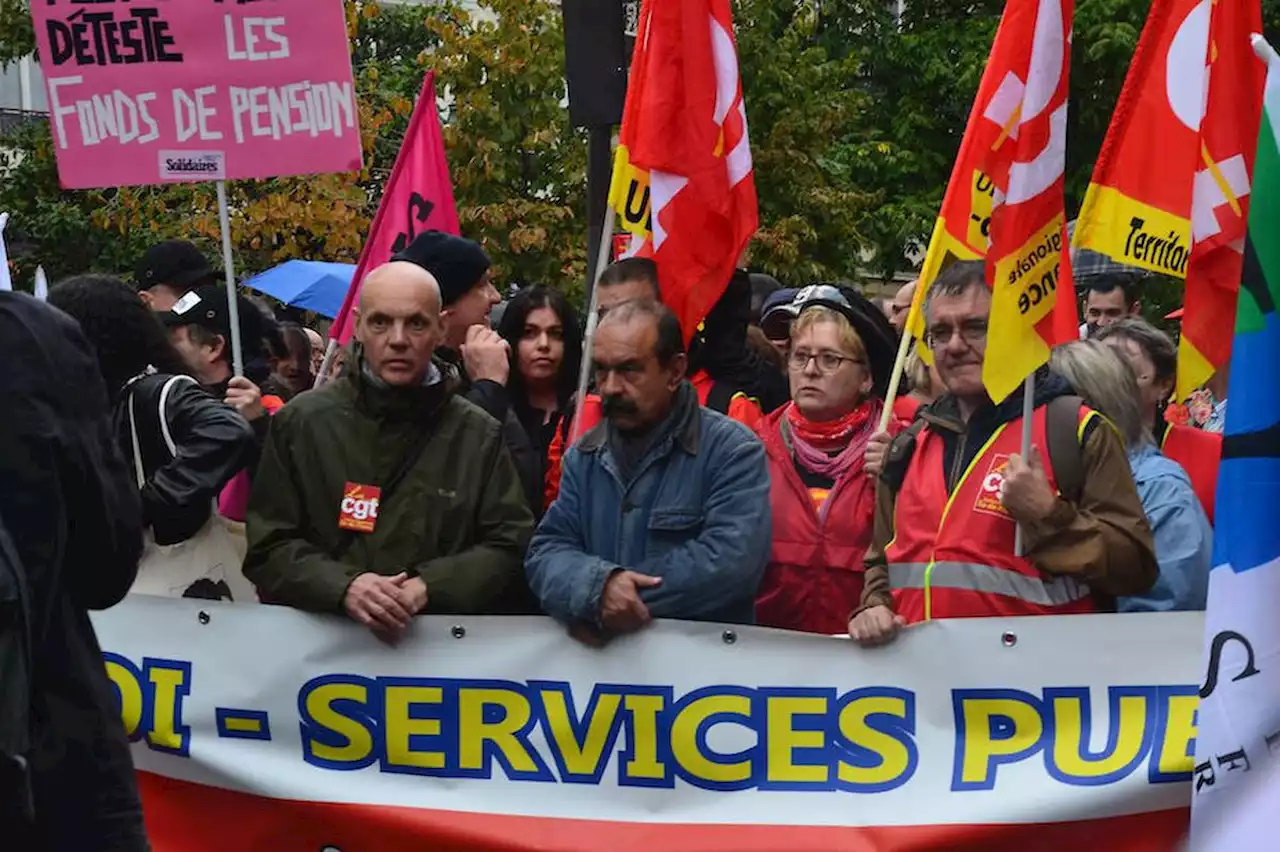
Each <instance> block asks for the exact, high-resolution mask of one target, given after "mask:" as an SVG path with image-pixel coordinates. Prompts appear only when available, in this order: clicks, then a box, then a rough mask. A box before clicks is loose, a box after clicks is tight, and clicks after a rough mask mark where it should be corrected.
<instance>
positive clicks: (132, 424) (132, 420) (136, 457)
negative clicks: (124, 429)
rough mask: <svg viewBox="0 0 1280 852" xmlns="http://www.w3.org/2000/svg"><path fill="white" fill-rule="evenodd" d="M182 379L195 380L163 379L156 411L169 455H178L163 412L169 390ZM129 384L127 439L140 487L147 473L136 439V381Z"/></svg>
mask: <svg viewBox="0 0 1280 852" xmlns="http://www.w3.org/2000/svg"><path fill="white" fill-rule="evenodd" d="M182 381H186V382H191V383H192V384H195V383H196V380H195V379H193V378H191V377H190V376H170V377H169V378H168V379H167V380H166V381H165V383H164V387H162V388H161V389H160V403H159V405H158V406H157V411H156V417H157V418H158V419H159V421H160V434H161V435H162V436H163V437H164V445H165V446H166V447H167V448H168V450H169V456H170V457H174V456H177V455H178V446H177V444H175V443H174V441H173V434H172V433H171V432H170V431H169V418H168V417H166V416H165V412H166V411H167V410H168V405H169V393H170V391H172V390H173V386H174V385H175V384H177V383H178V382H182ZM130 384H132V385H134V387H133V389H132V390H131V391H130V392H129V439H130V441H131V443H132V445H133V473H134V476H135V477H136V478H137V480H138V487H139V488H142V487H144V486H145V485H146V484H147V474H146V470H145V468H143V466H142V445H141V443H140V442H139V441H138V414H137V409H136V407H135V406H134V401H135V398H136V397H137V394H138V390H137V387H136V384H137V383H133V382H131V383H130Z"/></svg>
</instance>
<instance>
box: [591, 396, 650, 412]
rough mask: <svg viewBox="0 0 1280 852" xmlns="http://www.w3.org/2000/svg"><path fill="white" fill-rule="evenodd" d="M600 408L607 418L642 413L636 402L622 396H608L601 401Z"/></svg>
mask: <svg viewBox="0 0 1280 852" xmlns="http://www.w3.org/2000/svg"><path fill="white" fill-rule="evenodd" d="M600 408H601V409H602V410H603V411H604V416H605V417H616V416H618V415H620V414H622V415H631V414H639V413H640V409H639V408H637V407H636V404H635V403H634V402H632V401H631V400H629V399H627V398H626V397H622V396H606V397H605V398H604V399H603V400H601V402H600Z"/></svg>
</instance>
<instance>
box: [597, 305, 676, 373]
mask: <svg viewBox="0 0 1280 852" xmlns="http://www.w3.org/2000/svg"><path fill="white" fill-rule="evenodd" d="M637 319H644V320H648V321H650V322H652V323H653V324H654V325H656V326H657V327H658V341H657V343H656V344H655V349H654V355H656V356H657V358H658V363H659V364H661V365H662V366H664V367H665V366H667V365H668V364H670V363H671V359H672V358H675V357H676V356H677V355H684V354H685V348H684V334H683V333H681V331H680V321H679V320H678V319H676V315H675V314H673V313H672V312H671V309H670V308H668V307H667V306H665V305H663V304H662V303H661V302H659V301H657V300H656V299H636V300H633V301H630V302H623V303H622V304H621V305H618V307H616V308H614V309H613V310H611V311H609V312H608V313H607V314H605V315H604V318H603V319H601V320H600V325H599V326H598V327H597V330H599V329H601V328H605V327H607V326H613V325H626V324H627V323H630V322H632V321H633V320H637Z"/></svg>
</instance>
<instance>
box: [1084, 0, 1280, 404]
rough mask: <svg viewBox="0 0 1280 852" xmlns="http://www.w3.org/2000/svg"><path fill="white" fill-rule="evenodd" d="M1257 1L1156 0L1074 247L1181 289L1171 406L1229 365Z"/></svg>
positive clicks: (1256, 96) (1248, 169)
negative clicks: (1176, 281)
mask: <svg viewBox="0 0 1280 852" xmlns="http://www.w3.org/2000/svg"><path fill="white" fill-rule="evenodd" d="M1261 28H1262V21H1261V11H1260V7H1259V4H1258V2H1257V0H1154V2H1153V4H1152V6H1151V12H1150V14H1149V15H1148V16H1147V23H1146V26H1145V27H1144V28H1143V31H1142V38H1141V40H1140V41H1139V42H1138V49H1137V52H1136V53H1135V54H1134V57H1133V63H1132V64H1131V65H1130V67H1129V74H1128V77H1127V78H1126V79H1125V84H1124V89H1123V90H1122V91H1121V94H1120V100H1119V102H1118V103H1117V104H1116V110H1115V115H1114V117H1113V118H1112V120H1111V127H1110V128H1109V129H1108V131H1107V138H1106V140H1105V141H1104V142H1103V145H1102V151H1101V152H1100V154H1099V155H1098V162H1097V164H1096V165H1095V167H1094V172H1093V181H1092V183H1091V184H1090V186H1089V190H1088V192H1087V193H1086V195H1085V201H1084V206H1083V208H1082V209H1081V211H1080V217H1079V220H1078V221H1077V223H1076V232H1075V244H1076V245H1077V246H1078V247H1080V248H1087V249H1091V250H1093V251H1096V252H1100V253H1101V254H1105V255H1107V256H1109V257H1111V258H1112V259H1114V260H1116V261H1118V262H1120V263H1124V264H1128V265H1130V266H1136V267H1140V268H1143V269H1148V270H1151V271H1152V272H1159V273H1163V274H1165V275H1170V276H1173V277H1177V278H1185V279H1186V281H1187V292H1186V305H1185V310H1184V313H1183V322H1182V340H1181V344H1180V350H1179V357H1178V380H1177V396H1178V398H1179V399H1185V398H1186V397H1187V395H1188V394H1190V393H1191V391H1193V390H1194V389H1195V388H1196V387H1198V386H1199V385H1201V384H1203V383H1204V382H1205V381H1206V380H1207V379H1208V378H1209V377H1210V376H1211V375H1213V373H1214V371H1215V370H1217V369H1218V368H1219V367H1220V366H1222V365H1223V364H1225V363H1227V361H1228V359H1229V358H1230V355H1231V337H1232V330H1233V328H1234V322H1233V318H1234V316H1235V304H1236V293H1237V290H1238V287H1239V280H1240V267H1241V259H1242V255H1241V249H1242V246H1243V241H1244V235H1245V230H1246V225H1247V216H1248V196H1249V180H1250V175H1251V174H1252V171H1253V155H1254V143H1255V141H1256V140H1255V139H1254V138H1253V137H1254V131H1255V130H1256V128H1257V127H1258V122H1259V120H1260V116H1261V109H1262V85H1263V80H1264V77H1265V69H1264V68H1263V66H1262V64H1261V63H1260V62H1259V61H1258V60H1257V59H1256V58H1255V57H1254V55H1253V52H1252V50H1251V49H1250V46H1249V36H1250V34H1251V33H1254V32H1260V31H1261Z"/></svg>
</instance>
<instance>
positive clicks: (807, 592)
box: [756, 405, 876, 634]
mask: <svg viewBox="0 0 1280 852" xmlns="http://www.w3.org/2000/svg"><path fill="white" fill-rule="evenodd" d="M786 414H787V406H785V405H784V406H783V407H782V408H779V409H778V410H777V411H775V412H773V413H772V414H770V415H768V416H767V417H766V418H765V420H764V422H763V423H762V424H761V426H760V429H759V430H758V434H759V435H760V437H761V439H762V440H763V441H764V445H765V450H766V451H767V453H768V457H769V481H770V486H769V488H770V494H769V503H770V505H771V506H772V508H773V549H772V552H771V553H770V556H769V565H768V566H767V567H766V568H765V572H764V579H763V580H762V581H761V582H760V589H759V592H758V593H757V594H756V623H757V624H759V625H760V626H762V627H780V628H783V629H785V630H803V631H806V632H809V633H824V634H833V633H844V632H845V630H846V629H847V628H848V624H849V613H851V612H853V610H855V609H857V607H858V599H859V598H861V597H862V578H863V570H864V566H863V561H862V558H863V557H864V556H866V555H867V547H868V546H870V544H871V532H872V526H873V522H874V520H875V490H876V488H875V480H874V478H872V477H871V476H870V475H868V474H867V473H865V472H863V471H859V472H858V473H856V474H854V475H853V476H850V477H848V478H847V479H845V480H843V481H841V482H837V483H836V486H835V488H833V489H831V492H830V493H829V494H828V495H827V496H826V500H825V502H824V503H823V506H822V512H821V514H819V512H818V510H817V508H816V507H815V505H814V499H813V496H812V495H811V493H810V491H809V489H808V488H806V487H805V485H804V483H803V482H802V481H801V480H800V474H798V473H797V472H796V466H795V462H794V461H793V460H792V456H791V450H789V449H788V448H787V445H786V443H785V442H784V441H783V438H782V428H781V427H782V419H783V418H784V417H786Z"/></svg>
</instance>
